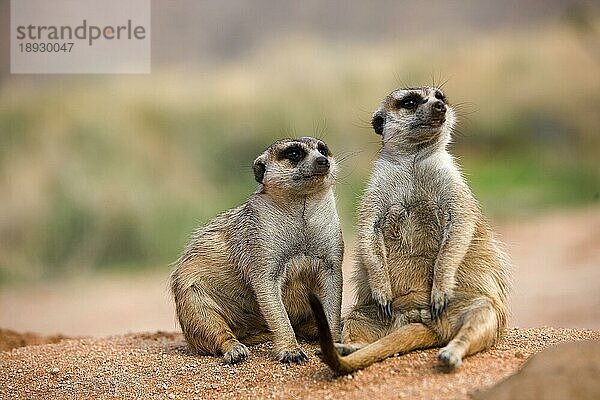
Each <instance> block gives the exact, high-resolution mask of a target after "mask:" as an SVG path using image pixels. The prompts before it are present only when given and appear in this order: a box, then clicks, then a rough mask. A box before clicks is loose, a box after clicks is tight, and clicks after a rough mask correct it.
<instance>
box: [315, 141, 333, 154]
mask: <svg viewBox="0 0 600 400" xmlns="http://www.w3.org/2000/svg"><path fill="white" fill-rule="evenodd" d="M317 150H319V153H321V154H323V155H324V156H325V157H327V156H329V154H330V153H329V148H328V147H327V145H325V143H319V145H318V146H317Z"/></svg>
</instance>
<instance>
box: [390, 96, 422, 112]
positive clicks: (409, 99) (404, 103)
mask: <svg viewBox="0 0 600 400" xmlns="http://www.w3.org/2000/svg"><path fill="white" fill-rule="evenodd" d="M422 102H423V99H422V98H421V96H419V95H418V94H409V95H408V96H405V97H403V98H401V99H399V100H396V103H395V106H396V108H405V109H407V110H414V109H415V108H417V106H418V105H419V104H421V103H422Z"/></svg>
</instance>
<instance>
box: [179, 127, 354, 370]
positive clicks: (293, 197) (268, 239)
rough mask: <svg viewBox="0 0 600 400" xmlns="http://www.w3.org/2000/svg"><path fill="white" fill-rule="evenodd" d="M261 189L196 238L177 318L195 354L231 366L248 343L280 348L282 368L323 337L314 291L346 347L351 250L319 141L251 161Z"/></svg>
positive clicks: (292, 142)
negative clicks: (345, 285) (344, 313)
mask: <svg viewBox="0 0 600 400" xmlns="http://www.w3.org/2000/svg"><path fill="white" fill-rule="evenodd" d="M253 169H254V175H255V178H256V181H257V182H258V183H259V184H260V185H259V188H258V190H257V191H256V192H255V193H254V194H252V195H251V196H250V198H249V199H248V201H247V202H246V203H244V204H242V205H241V206H239V207H237V208H234V209H231V210H229V211H226V212H224V213H223V214H221V215H219V216H218V217H216V218H215V219H213V220H212V221H210V222H209V223H208V224H207V225H206V226H204V227H201V228H199V229H198V230H196V231H195V232H194V234H193V236H192V238H191V241H190V243H189V244H188V246H187V248H186V249H185V250H184V252H183V254H182V255H181V257H180V258H179V260H178V261H177V263H176V266H175V269H174V270H173V272H172V274H171V290H172V293H173V295H174V298H175V306H176V312H177V317H178V319H179V322H180V325H181V329H182V331H183V334H184V336H185V338H186V340H187V342H188V343H189V345H190V347H191V348H192V349H193V350H195V351H196V352H198V353H201V354H213V355H222V356H223V360H224V362H225V363H227V364H233V363H237V362H239V361H241V360H243V359H244V358H246V357H247V355H248V348H247V347H246V345H251V344H257V343H260V342H264V341H266V340H272V341H273V342H274V349H275V355H276V357H277V358H278V359H279V360H280V361H282V362H288V363H289V362H301V361H303V360H306V358H307V357H306V354H305V353H304V351H303V350H302V348H301V347H300V346H299V345H298V342H297V340H296V335H297V336H299V337H302V338H305V339H308V340H316V339H317V335H318V334H317V330H316V325H315V321H314V317H313V314H312V312H311V309H310V306H309V300H308V295H309V293H312V292H316V293H318V294H319V295H320V297H321V298H322V299H323V304H324V306H325V314H326V318H327V321H328V325H329V326H330V327H331V331H332V332H333V337H334V340H339V339H340V330H341V327H340V313H341V304H342V257H343V252H344V243H343V240H342V232H341V229H340V222H339V218H338V214H337V211H336V206H335V198H334V192H333V187H334V182H335V176H336V172H337V166H336V163H335V160H334V159H333V157H332V155H331V152H330V151H329V149H328V147H327V146H326V145H325V143H323V142H322V141H320V140H317V139H313V138H309V137H303V138H298V139H285V140H281V141H278V142H276V143H274V144H273V145H271V146H270V147H269V148H268V149H267V150H266V151H265V152H264V153H263V154H261V155H260V156H259V157H258V158H257V159H256V160H255V161H254V166H253Z"/></svg>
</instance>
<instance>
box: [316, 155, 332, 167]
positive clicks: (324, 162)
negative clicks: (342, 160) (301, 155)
mask: <svg viewBox="0 0 600 400" xmlns="http://www.w3.org/2000/svg"><path fill="white" fill-rule="evenodd" d="M315 162H316V163H317V165H318V166H319V167H328V166H329V160H328V159H327V157H323V156H320V157H317V159H316V160H315Z"/></svg>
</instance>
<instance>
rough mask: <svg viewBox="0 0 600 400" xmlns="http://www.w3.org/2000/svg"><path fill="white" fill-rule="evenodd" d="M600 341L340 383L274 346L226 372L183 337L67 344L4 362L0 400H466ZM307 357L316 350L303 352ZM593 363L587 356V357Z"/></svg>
mask: <svg viewBox="0 0 600 400" xmlns="http://www.w3.org/2000/svg"><path fill="white" fill-rule="evenodd" d="M590 339H595V340H600V331H590V330H577V329H554V328H539V329H519V328H511V329H509V330H507V332H506V335H505V337H504V339H503V340H502V341H500V342H499V343H498V344H497V345H496V346H495V347H494V348H493V349H491V350H490V351H487V352H485V353H482V354H478V355H475V356H473V357H470V358H468V359H466V360H464V362H463V365H462V366H461V368H460V369H459V370H458V371H456V372H453V373H450V374H445V373H442V372H440V371H439V370H438V369H437V368H435V353H436V350H427V351H418V352H414V353H411V354H408V355H405V356H400V357H395V358H391V359H388V360H386V361H384V362H381V363H378V364H376V365H373V366H371V367H369V368H367V369H366V370H363V371H359V372H357V373H355V374H353V375H348V376H344V377H341V378H334V377H333V374H332V373H331V371H330V370H329V369H328V368H327V367H326V366H325V365H324V364H322V363H321V362H320V360H319V359H318V358H317V357H316V356H311V357H310V359H309V361H308V362H307V363H305V364H302V365H293V366H286V365H282V364H280V363H278V362H276V361H273V360H272V359H271V357H270V355H269V351H270V349H271V346H270V344H263V345H259V346H255V347H252V348H251V355H250V358H249V360H248V361H246V362H244V363H242V364H240V365H237V366H233V367H232V366H225V365H223V364H222V363H221V360H220V359H217V358H214V357H200V356H195V355H193V354H190V353H189V352H188V350H187V347H186V344H185V341H184V340H183V338H182V336H181V335H180V334H175V333H161V332H158V333H154V334H129V335H124V336H112V337H107V338H83V339H70V340H62V341H60V342H58V343H55V344H43V345H38V346H28V347H21V348H15V349H13V350H11V351H4V352H1V353H0V376H1V377H2V380H3V384H2V385H0V398H31V399H47V398H70V399H87V398H100V397H101V398H112V397H114V398H120V399H134V398H151V399H154V398H158V399H161V398H167V399H177V398H186V399H194V398H198V399H213V398H215V399H217V398H218V399H222V398H235V399H237V398H261V399H262V398H288V399H289V398H292V399H296V398H319V399H333V398H344V399H364V398H372V399H385V398H432V399H433V398H435V399H457V398H467V397H468V395H469V393H472V392H473V391H475V390H481V389H485V388H488V387H490V386H492V385H494V384H496V383H497V382H499V381H501V380H502V379H504V378H506V377H507V376H509V375H511V374H513V373H514V372H516V371H517V370H518V368H519V367H520V366H521V365H522V364H523V363H524V362H525V361H526V359H527V358H529V357H530V356H531V355H533V354H535V353H537V352H539V351H541V350H543V349H545V348H546V347H548V346H552V345H555V344H558V343H562V342H568V341H574V340H590ZM303 346H304V348H305V349H306V350H307V351H308V354H312V353H314V350H315V349H316V346H314V345H308V344H303ZM582 356H585V354H582Z"/></svg>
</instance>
